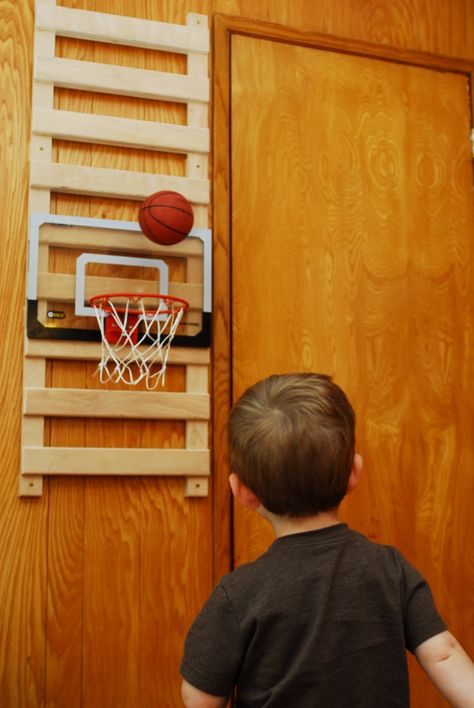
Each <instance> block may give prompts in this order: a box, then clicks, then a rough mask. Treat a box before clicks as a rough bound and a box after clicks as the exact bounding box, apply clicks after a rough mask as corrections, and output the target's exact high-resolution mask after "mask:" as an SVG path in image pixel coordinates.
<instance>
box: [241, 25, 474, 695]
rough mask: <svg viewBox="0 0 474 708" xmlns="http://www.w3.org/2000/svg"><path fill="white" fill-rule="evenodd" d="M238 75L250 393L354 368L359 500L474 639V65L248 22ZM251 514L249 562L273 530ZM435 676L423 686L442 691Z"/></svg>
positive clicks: (245, 371)
mask: <svg viewBox="0 0 474 708" xmlns="http://www.w3.org/2000/svg"><path fill="white" fill-rule="evenodd" d="M251 67H252V68H251ZM250 74H252V76H253V77H254V80H255V83H254V84H252V83H251V82H250V81H249V76H250ZM231 80H232V152H231V155H232V166H233V171H232V204H233V208H232V227H231V228H232V320H231V321H232V377H233V378H232V380H233V390H232V395H233V397H234V399H235V398H236V397H238V396H239V395H240V393H241V392H242V391H243V390H244V388H245V387H246V386H247V385H249V384H250V383H252V382H253V381H255V380H257V379H259V378H261V377H263V376H266V375H268V374H270V373H274V372H284V371H294V370H316V371H322V372H325V373H329V374H331V375H332V376H334V377H335V379H336V381H337V382H338V383H340V384H341V385H342V387H343V388H344V389H345V390H346V391H347V393H348V395H349V397H350V399H351V400H353V402H354V404H355V406H356V410H357V413H358V420H359V424H358V440H359V445H360V449H361V452H362V454H363V456H364V458H365V462H366V468H367V473H366V477H365V480H364V482H363V483H362V484H361V488H360V490H359V491H358V492H357V493H356V494H355V495H354V497H352V498H349V499H348V500H347V502H346V503H345V505H344V512H343V518H344V519H346V520H348V521H349V522H350V523H351V524H352V525H354V526H356V527H358V528H359V529H360V530H362V531H363V532H364V533H366V534H367V535H368V536H369V537H371V538H374V539H375V540H377V541H382V542H390V543H393V544H394V545H398V546H399V547H400V548H401V550H402V552H403V553H404V554H405V555H406V556H407V557H408V558H409V559H410V560H411V561H412V562H414V563H415V565H417V566H418V567H419V568H420V570H421V571H422V572H423V573H424V574H425V575H426V576H427V577H428V579H429V581H430V583H431V585H432V588H433V591H434V594H435V597H436V598H437V602H438V606H439V607H440V609H441V611H442V613H443V614H444V615H445V616H446V617H447V618H448V620H449V622H450V626H451V627H452V629H453V631H454V632H455V633H456V634H458V636H459V638H460V640H461V641H462V642H463V643H464V644H465V646H466V647H467V648H468V649H469V650H470V651H472V648H471V638H470V637H469V635H468V633H467V632H466V626H468V625H469V624H470V623H471V622H472V620H471V621H468V622H466V617H467V615H466V613H467V614H469V612H470V609H469V608H470V607H472V599H473V598H472V595H471V591H470V590H467V588H472V587H473V582H472V580H473V579H472V577H471V572H472V570H471V569H472V566H470V565H469V564H466V562H465V561H466V558H465V554H464V549H465V547H466V546H465V544H466V535H467V536H468V537H469V539H470V541H469V542H468V546H469V547H470V546H471V544H472V541H473V540H474V539H473V538H472V530H471V525H470V523H469V514H470V511H469V508H468V501H467V500H468V499H469V498H470V497H471V495H472V492H473V482H472V475H471V474H470V467H471V463H470V462H468V460H469V459H470V460H472V456H473V453H474V449H473V447H472V436H471V434H470V433H468V432H467V430H468V428H471V429H472V425H473V422H474V410H473V407H472V391H471V387H472V381H474V377H473V373H474V372H473V370H472V356H471V354H470V347H471V346H472V344H470V342H471V338H472V331H471V325H470V311H471V307H472V302H473V301H474V291H473V289H472V281H471V280H470V278H469V275H468V273H470V271H471V269H472V266H473V263H474V249H473V245H472V238H471V232H472V227H473V225H474V213H473V206H472V198H471V184H472V167H471V158H470V145H469V139H468V136H469V130H470V126H469V119H470V118H469V116H470V113H469V104H468V102H467V86H468V82H467V77H465V76H462V75H459V74H457V73H441V72H438V71H433V70H430V69H428V68H420V67H418V66H415V67H413V66H410V65H403V64H391V63H387V62H381V61H376V60H374V59H373V58H371V59H369V58H364V57H354V56H350V55H342V54H335V53H329V52H323V51H320V50H318V49H309V48H306V47H298V46H291V45H289V44H287V45H284V44H281V43H277V42H271V41H268V40H259V39H254V38H247V37H241V36H234V37H233V39H232V74H231ZM308 95H310V96H311V97H312V100H311V101H309V100H307V96H308ZM244 126H245V129H244ZM272 145H278V147H279V149H278V150H277V151H275V150H272V149H271V147H270V146H272ZM407 146H409V147H408V149H407ZM249 155H253V156H255V155H257V156H258V159H253V160H252V169H248V163H247V161H248V156H249ZM275 205H278V208H276V207H275ZM453 213H454V214H455V215H456V216H455V217H454V218H453ZM249 223H250V224H252V229H250V230H249ZM249 254H251V257H250V258H249ZM262 263H265V278H264V279H263V280H262V278H261V268H262ZM249 303H252V306H251V307H249ZM468 421H470V422H468ZM462 498H464V502H463V500H462ZM454 509H455V510H456V512H455V514H454V511H453V510H454ZM234 514H235V517H234V538H235V558H236V562H237V563H240V562H244V561H246V560H248V559H249V558H253V557H255V556H256V555H258V554H259V553H260V552H261V551H262V550H263V549H264V548H265V547H266V546H267V545H268V541H269V534H268V528H267V527H266V526H264V524H263V523H262V522H261V521H260V520H259V519H258V517H256V516H255V515H254V516H251V515H247V514H243V513H242V511H241V510H240V509H238V508H237V509H235V511H234ZM454 515H455V516H456V521H455V522H454V521H453V518H454ZM448 519H449V521H448ZM456 532H457V533H458V535H457V536H456V535H455V533H456ZM447 568H449V575H450V579H449V581H448V579H447V576H446V569H447ZM454 578H455V579H456V580H455V581H454ZM466 593H467V594H466ZM461 607H462V608H463V609H461ZM425 683H426V682H425V680H424V679H423V678H422V677H421V676H420V675H419V673H416V675H415V680H414V683H413V696H414V700H415V697H416V699H417V700H421V696H422V695H423V696H424V698H423V700H424V703H423V705H428V703H427V701H428V700H429V701H430V703H429V705H430V706H431V705H442V702H440V699H439V697H436V696H435V692H434V690H433V689H432V688H427V687H426V685H425Z"/></svg>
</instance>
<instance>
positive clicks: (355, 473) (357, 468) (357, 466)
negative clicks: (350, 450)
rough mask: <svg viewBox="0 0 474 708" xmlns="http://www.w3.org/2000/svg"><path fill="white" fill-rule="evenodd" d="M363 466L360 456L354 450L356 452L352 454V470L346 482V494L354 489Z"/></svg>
mask: <svg viewBox="0 0 474 708" xmlns="http://www.w3.org/2000/svg"><path fill="white" fill-rule="evenodd" d="M363 466H364V463H363V460H362V457H361V456H360V455H359V454H358V453H357V452H356V454H355V455H354V462H353V463H352V470H351V474H350V477H349V482H348V484H347V493H348V494H349V493H350V492H352V490H353V489H355V488H356V487H357V485H358V484H359V480H360V476H361V474H362V468H363Z"/></svg>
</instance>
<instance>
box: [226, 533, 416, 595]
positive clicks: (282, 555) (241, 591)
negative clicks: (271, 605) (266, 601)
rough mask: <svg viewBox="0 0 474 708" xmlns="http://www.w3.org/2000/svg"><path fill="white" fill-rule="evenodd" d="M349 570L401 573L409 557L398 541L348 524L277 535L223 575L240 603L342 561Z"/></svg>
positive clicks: (228, 591) (324, 571)
mask: <svg viewBox="0 0 474 708" xmlns="http://www.w3.org/2000/svg"><path fill="white" fill-rule="evenodd" d="M341 563H342V565H343V567H344V568H345V569H346V571H347V572H352V571H354V572H357V573H362V574H363V573H364V572H366V573H368V574H372V573H373V572H376V569H377V568H378V571H379V572H380V573H381V574H382V575H386V574H387V575H389V576H391V577H392V578H394V576H395V577H401V576H402V575H403V574H404V572H405V567H408V568H409V567H410V566H409V564H407V563H406V561H405V559H404V558H403V556H402V554H401V553H400V552H399V551H398V549H396V548H395V547H394V546H390V545H386V544H382V543H377V542H375V541H373V540H371V539H369V538H367V537H366V536H364V535H363V534H361V533H359V532H358V531H354V530H353V529H351V528H349V527H348V526H347V525H346V524H338V525H337V526H333V527H328V528H326V529H320V530H317V531H309V532H304V533H298V534H292V535H289V536H283V537H280V538H277V539H276V540H275V541H274V542H273V544H272V545H271V546H270V548H269V549H268V550H267V551H266V552H265V553H263V554H262V555H261V556H259V557H258V558H257V559H255V560H254V561H251V562H249V563H245V564H243V565H241V566H239V567H237V568H235V569H234V570H233V571H232V572H230V573H228V574H227V575H224V576H223V577H222V578H221V581H220V585H221V587H222V588H223V590H224V592H225V593H226V594H227V595H228V596H229V599H230V600H231V601H232V602H233V604H234V603H237V604H240V602H246V600H247V599H248V598H252V599H255V598H256V596H257V595H265V593H266V591H275V590H278V588H282V589H283V588H284V587H286V586H288V584H294V583H297V582H298V579H306V580H307V579H308V576H310V577H311V576H312V575H313V574H315V575H327V574H328V573H329V574H331V572H332V571H334V570H335V569H336V568H337V567H338V568H339V569H340V565H341Z"/></svg>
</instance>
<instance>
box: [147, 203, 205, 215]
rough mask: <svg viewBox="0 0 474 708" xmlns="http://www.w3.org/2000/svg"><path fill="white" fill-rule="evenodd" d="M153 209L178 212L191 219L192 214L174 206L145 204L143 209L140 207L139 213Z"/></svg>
mask: <svg viewBox="0 0 474 708" xmlns="http://www.w3.org/2000/svg"><path fill="white" fill-rule="evenodd" d="M155 207H161V208H162V209H174V210H175V211H180V212H182V213H183V214H186V216H190V217H193V216H194V214H193V213H192V212H190V211H187V210H186V209H183V208H182V207H178V206H174V204H147V205H146V206H144V207H141V209H140V211H149V210H150V209H152V208H155Z"/></svg>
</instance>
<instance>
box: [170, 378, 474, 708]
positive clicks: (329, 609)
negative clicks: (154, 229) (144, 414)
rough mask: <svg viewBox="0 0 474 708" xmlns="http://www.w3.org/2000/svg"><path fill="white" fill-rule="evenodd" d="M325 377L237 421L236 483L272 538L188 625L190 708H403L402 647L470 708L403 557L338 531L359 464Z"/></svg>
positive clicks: (432, 613)
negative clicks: (231, 705)
mask: <svg viewBox="0 0 474 708" xmlns="http://www.w3.org/2000/svg"><path fill="white" fill-rule="evenodd" d="M354 429H355V416H354V411H353V409H352V407H351V405H350V403H349V401H348V400H347V398H346V396H345V394H344V392H343V391H342V390H341V389H340V388H339V387H338V386H336V384H335V383H333V382H332V381H331V379H330V378H329V377H327V376H323V375H317V374H287V375H280V376H270V377H269V378H267V379H265V380H263V381H260V382H259V383H257V384H255V385H254V386H252V387H251V388H249V389H248V390H247V391H246V392H245V393H244V394H243V396H242V397H241V398H240V400H239V401H238V402H237V404H236V405H235V406H234V408H233V409H232V411H231V415H230V423H229V449H230V462H231V469H232V474H231V475H230V485H231V488H232V492H233V494H234V496H235V497H236V499H237V500H238V501H239V502H240V503H241V504H243V505H244V506H245V507H247V508H250V509H256V510H258V511H259V512H260V513H261V514H262V516H264V517H265V518H267V519H268V520H269V521H270V522H271V523H272V525H273V528H274V531H275V534H276V541H275V542H274V543H273V545H272V546H271V547H270V549H269V550H268V551H267V552H266V553H264V554H263V555H262V556H260V558H258V559H257V560H256V561H255V562H253V563H248V564H247V565H244V566H241V567H239V568H237V569H236V570H234V572H232V573H230V574H228V575H226V576H225V577H224V578H222V580H221V581H220V583H219V584H218V585H217V587H216V588H215V590H214V592H213V593H212V595H211V596H210V598H209V600H208V601H207V603H206V604H205V606H204V607H203V609H202V610H201V612H200V614H199V615H198V617H197V619H196V620H195V622H194V624H193V625H192V627H191V629H190V631H189V634H188V636H187V639H186V645H185V651H184V657H183V660H182V664H181V674H182V676H183V679H184V681H183V687H182V695H183V700H184V703H185V705H186V706H187V708H222V707H223V706H225V705H226V703H227V699H228V697H229V695H230V694H231V692H232V690H233V689H234V687H236V706H237V708H250V707H252V708H257V707H258V708H264V707H265V708H267V707H268V708H316V707H317V706H318V707H319V706H320V707H321V708H392V707H393V708H395V707H397V708H406V707H407V706H409V688H408V674H407V664H406V651H405V650H406V649H408V650H409V651H411V652H414V653H415V655H416V658H417V659H418V661H419V663H420V664H421V666H422V667H423V669H424V670H425V671H426V673H427V674H428V676H429V677H430V678H431V680H432V681H433V683H434V684H435V685H436V686H437V687H438V689H439V690H440V692H441V693H442V694H443V695H444V697H445V698H446V699H447V700H448V701H449V702H450V703H451V704H452V705H453V706H457V707H459V708H468V707H469V708H472V707H474V666H473V664H472V662H471V661H470V659H469V658H468V656H467V655H466V654H465V652H464V651H463V649H462V648H461V646H460V645H459V644H458V642H457V641H456V640H455V639H454V637H453V636H452V635H451V634H450V633H449V632H448V631H446V625H445V623H444V622H443V620H442V619H441V618H440V616H439V615H438V612H437V611H436V608H435V605H434V603H433V598H432V596H431V592H430V589H429V587H428V585H427V583H426V581H425V580H424V579H423V578H422V577H421V575H420V574H419V573H418V571H417V570H415V568H413V567H412V566H411V565H410V564H409V563H407V561H405V559H404V558H403V557H402V556H401V554H400V553H399V552H398V551H397V550H396V549H395V548H392V547H390V546H383V545H379V544H376V543H373V542H371V541H369V540H368V539H367V538H365V536H362V535H361V534H359V533H357V532H355V531H352V530H351V529H350V528H348V527H347V526H346V524H342V523H339V521H338V516H337V511H338V506H339V504H340V502H341V501H342V499H343V497H344V496H345V495H346V494H347V493H348V492H350V491H352V490H353V489H354V487H355V486H356V485H357V482H358V480H359V477H360V474H361V470H362V460H361V458H360V456H359V455H357V454H355V449H354V444H355V442H354Z"/></svg>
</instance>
